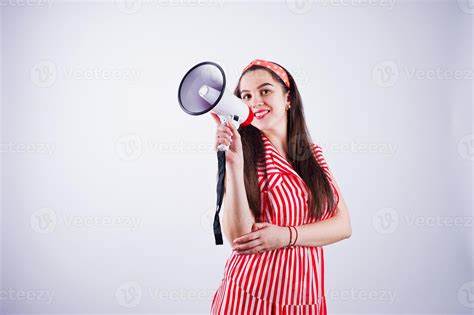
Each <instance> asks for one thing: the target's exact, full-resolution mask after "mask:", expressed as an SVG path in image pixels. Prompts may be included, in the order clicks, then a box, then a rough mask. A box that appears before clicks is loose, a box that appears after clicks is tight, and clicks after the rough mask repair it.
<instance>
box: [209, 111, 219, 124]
mask: <svg viewBox="0 0 474 315" xmlns="http://www.w3.org/2000/svg"><path fill="white" fill-rule="evenodd" d="M210 114H211V117H212V119H213V120H214V122H215V123H216V124H217V125H218V126H219V125H220V124H221V119H220V118H219V116H218V115H217V114H214V113H212V112H211V113H210Z"/></svg>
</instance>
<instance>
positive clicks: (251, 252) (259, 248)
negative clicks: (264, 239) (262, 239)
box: [237, 246, 265, 255]
mask: <svg viewBox="0 0 474 315" xmlns="http://www.w3.org/2000/svg"><path fill="white" fill-rule="evenodd" d="M264 251H265V248H263V246H257V247H254V248H252V249H249V250H245V251H241V252H237V254H238V255H254V254H260V253H262V252H264Z"/></svg>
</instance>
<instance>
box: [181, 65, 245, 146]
mask: <svg viewBox="0 0 474 315" xmlns="http://www.w3.org/2000/svg"><path fill="white" fill-rule="evenodd" d="M226 82H227V81H226V76H225V73H224V70H223V69H222V68H221V66H219V65H218V64H217V63H215V62H211V61H205V62H201V63H199V64H197V65H195V66H194V67H192V68H191V69H190V70H189V71H188V72H187V73H186V74H185V75H184V77H183V79H182V80H181V83H180V85H179V89H178V101H179V105H180V106H181V108H182V109H183V110H184V111H185V112H186V113H188V114H190V115H202V114H205V113H207V112H210V111H211V112H213V113H215V114H216V115H218V116H219V118H220V120H221V122H222V123H225V122H226V121H229V120H230V121H232V123H233V124H234V126H235V127H236V128H239V126H244V127H245V126H247V125H249V124H250V123H251V122H252V120H253V117H254V116H253V112H252V110H251V109H250V108H249V107H248V106H247V105H246V104H245V103H244V102H243V101H242V100H241V99H239V98H238V97H236V96H235V95H233V94H232V93H231V92H230V91H229V90H228V89H226ZM228 148H229V146H227V145H225V144H220V145H219V146H218V147H217V149H218V150H219V151H227V150H228Z"/></svg>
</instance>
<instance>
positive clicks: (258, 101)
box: [250, 95, 263, 108]
mask: <svg viewBox="0 0 474 315" xmlns="http://www.w3.org/2000/svg"><path fill="white" fill-rule="evenodd" d="M262 105H263V100H262V99H261V97H260V96H258V95H257V96H255V97H254V98H253V100H252V102H251V104H250V106H251V107H252V108H255V107H257V106H262Z"/></svg>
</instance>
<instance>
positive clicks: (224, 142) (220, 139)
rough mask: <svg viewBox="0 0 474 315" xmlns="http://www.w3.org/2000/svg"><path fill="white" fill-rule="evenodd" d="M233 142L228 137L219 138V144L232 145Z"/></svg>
mask: <svg viewBox="0 0 474 315" xmlns="http://www.w3.org/2000/svg"><path fill="white" fill-rule="evenodd" d="M231 143H232V140H228V139H227V138H219V140H217V145H219V144H225V145H230V144H231Z"/></svg>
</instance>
